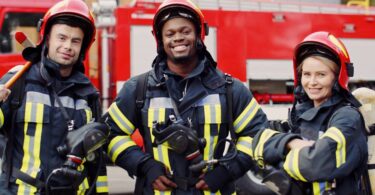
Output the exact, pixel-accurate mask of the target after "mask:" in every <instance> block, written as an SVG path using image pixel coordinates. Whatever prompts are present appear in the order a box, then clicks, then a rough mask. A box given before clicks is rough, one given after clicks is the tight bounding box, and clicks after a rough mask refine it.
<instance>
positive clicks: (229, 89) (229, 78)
mask: <svg viewBox="0 0 375 195" xmlns="http://www.w3.org/2000/svg"><path fill="white" fill-rule="evenodd" d="M232 84H233V77H232V75H230V74H227V73H225V88H226V96H227V109H228V129H229V133H230V137H231V139H232V140H236V139H237V137H236V134H235V132H234V126H233V93H232V92H233V90H232Z"/></svg>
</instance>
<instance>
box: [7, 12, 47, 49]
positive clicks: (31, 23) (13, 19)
mask: <svg viewBox="0 0 375 195" xmlns="http://www.w3.org/2000/svg"><path fill="white" fill-rule="evenodd" d="M43 15H44V13H42V12H41V13H26V12H9V13H6V14H5V17H4V22H3V25H2V26H1V29H0V30H1V31H0V54H1V53H19V52H21V51H22V46H21V45H20V44H18V43H17V41H16V40H15V39H14V34H15V32H17V31H22V32H24V33H25V34H26V35H27V36H28V37H29V38H30V39H31V40H32V41H33V42H34V43H36V41H37V40H38V33H37V24H38V21H39V19H40V18H42V17H43Z"/></svg>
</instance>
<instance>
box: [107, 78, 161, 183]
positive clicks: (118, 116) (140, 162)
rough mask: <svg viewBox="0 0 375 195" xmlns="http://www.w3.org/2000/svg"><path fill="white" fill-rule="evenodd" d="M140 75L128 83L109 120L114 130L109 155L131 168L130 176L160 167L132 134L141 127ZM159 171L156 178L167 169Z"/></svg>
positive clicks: (115, 161) (114, 104) (111, 111)
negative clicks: (138, 96)
mask: <svg viewBox="0 0 375 195" xmlns="http://www.w3.org/2000/svg"><path fill="white" fill-rule="evenodd" d="M137 78H138V77H134V78H131V79H130V80H129V81H127V82H126V83H125V84H124V86H123V88H122V89H121V91H120V93H119V94H118V96H117V98H116V100H115V101H114V102H113V103H112V105H111V106H110V108H109V109H108V113H107V116H108V117H107V120H106V122H107V124H108V125H109V126H110V129H111V133H110V137H109V144H108V149H107V153H108V156H109V158H110V159H111V160H112V162H114V163H115V164H116V165H118V166H120V167H122V168H124V169H125V170H127V171H128V173H129V175H130V176H133V175H136V176H139V174H142V175H143V174H145V172H148V171H150V170H152V171H151V172H152V173H155V169H152V168H150V166H151V167H159V166H157V165H158V164H157V163H152V162H150V161H152V159H151V156H150V155H149V154H146V153H144V152H143V151H142V149H141V148H140V147H139V146H137V145H136V143H135V142H134V141H133V140H132V139H131V137H130V136H131V135H132V134H133V133H134V131H135V129H136V128H138V127H137V126H136V124H137V122H136V121H135V120H136V112H137V109H136V103H135V99H136V94H137V93H136V84H137ZM146 161H148V162H146ZM142 169H143V170H142ZM145 169H147V170H145ZM158 170H159V169H158ZM151 172H148V174H149V175H150V174H151ZM156 172H157V173H155V175H154V176H152V177H154V178H156V177H157V176H159V175H161V174H162V173H163V170H162V169H160V170H159V171H156Z"/></svg>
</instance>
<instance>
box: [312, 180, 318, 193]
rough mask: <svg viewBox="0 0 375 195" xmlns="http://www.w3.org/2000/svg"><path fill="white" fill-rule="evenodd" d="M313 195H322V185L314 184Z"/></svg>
mask: <svg viewBox="0 0 375 195" xmlns="http://www.w3.org/2000/svg"><path fill="white" fill-rule="evenodd" d="M312 186H313V194H314V195H320V183H319V182H313V184H312Z"/></svg>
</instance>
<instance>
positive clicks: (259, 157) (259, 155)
mask: <svg viewBox="0 0 375 195" xmlns="http://www.w3.org/2000/svg"><path fill="white" fill-rule="evenodd" d="M277 133H279V132H277V131H274V130H272V129H265V130H264V131H263V132H262V134H261V136H260V138H259V141H258V143H257V145H256V147H255V150H254V159H255V160H256V161H257V162H258V164H259V165H260V166H264V163H263V149H264V144H265V143H266V142H267V141H268V140H269V139H270V138H271V137H272V136H273V135H275V134H277Z"/></svg>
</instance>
